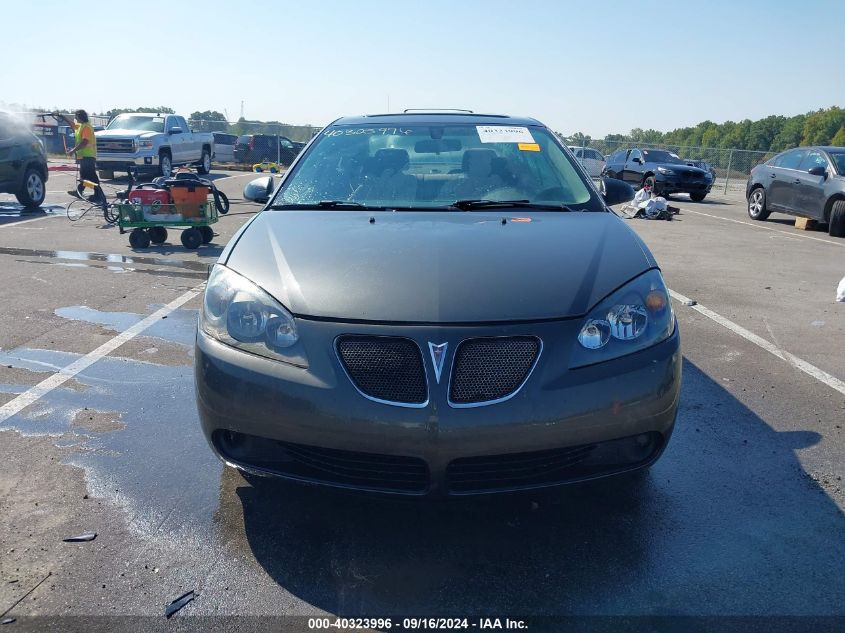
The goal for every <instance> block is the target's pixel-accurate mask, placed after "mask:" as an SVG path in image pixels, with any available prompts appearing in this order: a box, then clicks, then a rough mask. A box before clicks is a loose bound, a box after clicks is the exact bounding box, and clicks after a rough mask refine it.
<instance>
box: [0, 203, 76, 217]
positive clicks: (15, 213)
mask: <svg viewBox="0 0 845 633" xmlns="http://www.w3.org/2000/svg"><path fill="white" fill-rule="evenodd" d="M66 213H67V209H65V206H64V205H61V204H42V205H41V206H40V207H39V210H37V211H32V210H30V209H27V208H25V207H24V206H23V205H22V204H19V203H17V202H0V218H22V217H33V218H36V217H38V216H39V215H44V214H50V215H65V214H66Z"/></svg>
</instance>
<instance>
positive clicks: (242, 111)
mask: <svg viewBox="0 0 845 633" xmlns="http://www.w3.org/2000/svg"><path fill="white" fill-rule="evenodd" d="M241 118H244V100H243V99H241Z"/></svg>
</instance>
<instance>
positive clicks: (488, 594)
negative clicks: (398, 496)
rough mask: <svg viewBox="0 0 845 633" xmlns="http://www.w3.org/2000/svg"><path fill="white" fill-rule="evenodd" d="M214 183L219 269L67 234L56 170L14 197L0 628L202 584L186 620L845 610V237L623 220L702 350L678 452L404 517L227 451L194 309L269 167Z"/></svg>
mask: <svg viewBox="0 0 845 633" xmlns="http://www.w3.org/2000/svg"><path fill="white" fill-rule="evenodd" d="M213 176H214V178H215V182H216V184H217V186H218V187H219V188H221V189H222V190H223V191H224V192H225V193H226V194H227V195H228V196H229V198H230V200H231V202H232V206H231V211H230V213H229V214H228V215H225V216H221V218H220V221H219V222H218V223H217V224H216V225H214V229H215V233H216V236H215V239H214V240H213V242H212V243H211V244H210V245H207V246H203V247H201V248H200V249H199V250H197V251H186V250H185V249H184V248H183V247H182V245H181V243H180V242H179V241H178V231H174V232H172V233H171V236H170V238H169V240H168V242H167V243H165V244H163V245H161V246H158V247H156V246H154V247H151V248H149V249H145V250H144V251H137V252H136V251H133V250H132V249H131V247H130V246H129V243H128V239H127V237H128V236H127V235H120V234H119V232H118V230H117V229H116V228H114V227H108V226H107V225H105V223H104V222H102V218H98V217H96V215H95V214H91V217H86V218H83V220H81V221H79V222H75V223H70V222H69V221H68V220H67V218H66V217H65V216H64V205H66V204H67V202H68V201H69V200H70V198H69V196H68V195H67V194H66V193H65V190H67V189H69V188H70V187H71V185H72V183H73V177H74V174H73V173H72V172H53V173H51V175H50V179H49V182H48V190H49V194H48V197H47V203H46V205H45V210H44V211H40V212H36V213H24V212H21V210H20V207H19V205H16V204H15V202H14V198H13V197H11V196H0V264H2V270H3V294H2V296H3V303H4V309H3V311H2V314H0V442H2V444H0V445H2V447H3V450H2V456H3V459H2V460H0V544H2V545H1V546H0V613H2V614H3V615H2V617H3V618H6V617H15V618H17V619H18V624H23V625H26V624H27V622H30V624H31V623H32V622H36V621H34V620H28V617H31V616H51V617H56V616H78V617H83V616H93V615H116V616H150V618H151V621H155V622H157V621H158V620H161V621H164V608H165V605H166V604H168V603H169V602H170V601H172V600H173V599H175V598H177V597H179V596H181V595H182V594H184V593H185V592H187V591H190V590H193V591H195V592H196V596H195V599H194V600H193V601H192V602H190V603H189V604H188V605H187V606H185V607H184V609H183V610H182V611H181V612H180V613H179V614H178V615H176V616H174V619H177V618H189V617H191V616H227V615H249V616H265V615H277V616H281V615H298V616H309V615H311V616H313V615H320V614H333V615H341V616H349V617H383V616H451V617H480V616H488V617H496V616H498V617H502V618H504V617H525V618H529V619H530V618H539V617H540V616H562V615H567V616H595V615H600V616H620V615H626V616H721V615H731V616H818V617H821V616H845V607H843V604H844V603H843V596H845V574H843V563H845V514H843V508H845V487H843V482H842V477H843V475H845V463H844V460H843V456H845V450H844V449H845V430H843V428H842V427H843V426H845V383H843V380H845V354H843V350H845V346H843V343H842V341H843V340H845V304H842V303H835V302H834V296H835V290H836V286H837V283H838V281H839V280H840V279H841V278H842V276H843V275H845V240H842V239H836V238H831V237H828V236H827V234H826V233H823V232H819V231H815V232H807V231H799V230H797V229H795V228H794V227H793V226H792V222H791V220H789V219H788V218H786V217H785V216H772V218H771V220H770V221H768V222H764V223H756V222H753V221H751V220H749V219H748V217H747V215H746V214H745V207H744V202H743V200H742V198H741V197H740V196H739V195H729V196H718V195H714V196H711V197H710V198H708V199H706V200H705V201H704V202H702V203H693V202H691V201H689V200H688V198H687V197H686V196H681V195H679V196H677V197H676V198H674V199H673V201H672V202H671V204H674V205H676V206H678V207H680V209H681V212H680V214H679V215H677V216H676V217H675V219H674V220H673V221H671V222H666V221H647V220H628V221H627V222H628V224H629V225H630V226H631V228H633V229H634V230H635V231H637V232H638V233H639V234H640V235H641V236H642V237H643V239H644V240H645V241H646V243H647V244H648V245H649V247H650V248H651V249H652V252H653V253H654V255H655V257H656V258H657V260H658V262H659V263H660V265H661V267H662V269H663V272H664V275H665V277H666V280H667V283H668V284H669V286H670V288H671V289H672V291H673V292H674V296H675V301H674V309H675V312H676V314H677V317H678V322H679V326H680V329H681V333H682V345H683V352H684V367H683V372H684V376H683V391H682V398H681V408H680V413H679V417H678V421H677V425H676V430H675V433H674V435H673V437H672V440H671V442H670V444H669V447H668V449H667V451H666V453H665V454H664V456H663V458H662V459H661V460H660V461H659V462H658V463H657V464H656V465H655V466H654V467H653V469H652V470H651V471H650V472H649V473H648V474H647V475H646V476H645V477H644V478H643V479H641V480H633V481H632V480H621V481H620V480H613V479H611V480H605V481H601V482H595V483H590V484H583V485H577V486H571V487H567V488H564V489H559V490H556V491H554V492H546V493H542V494H541V493H537V494H523V495H516V496H508V497H494V498H483V499H473V500H468V501H460V502H440V503H427V502H426V503H420V502H405V501H394V500H384V499H381V498H373V497H368V496H361V495H349V494H342V493H338V492H332V491H327V490H323V489H315V488H303V487H299V486H293V485H290V484H285V483H283V482H274V481H264V482H262V481H249V480H246V479H244V477H242V476H241V475H240V474H238V473H237V472H234V471H232V470H231V469H228V468H226V467H224V466H223V465H222V464H221V463H220V462H219V461H218V460H217V459H216V458H214V457H213V456H212V454H211V452H210V450H209V449H208V447H207V445H206V443H205V440H204V438H203V436H202V434H201V432H200V428H199V421H198V419H197V414H196V410H195V405H194V394H193V375H192V346H191V344H192V340H193V335H194V331H195V327H196V316H197V314H196V310H197V308H198V306H199V296H200V295H199V294H198V293H199V292H200V291H201V287H202V283H203V282H204V280H205V276H206V272H205V271H206V267H207V266H208V265H209V264H212V263H213V262H214V261H215V259H216V258H217V256H218V255H219V254H220V252H221V250H222V248H223V246H224V245H225V243H226V242H227V240H228V239H229V238H230V237H231V236H232V235H233V234H234V232H235V231H236V230H237V229H238V228H239V227H240V226H241V225H242V224H243V223H244V222H245V221H247V220H248V219H249V218H250V217H252V215H253V214H254V213H256V212H257V211H258V209H259V207H258V206H257V205H254V204H252V203H249V202H246V201H243V200H242V199H241V192H242V189H243V185H244V184H245V183H246V182H247V181H248V180H249V179H250V178H251V177H252V176H253V175H252V174H247V173H241V172H224V171H215V172H214V173H213ZM109 184H110V185H112V186H113V187H115V188H121V187H124V186H125V183H120V182H118V183H109ZM113 190H114V189H110V191H113ZM687 300H690V301H687ZM692 301H694V302H695V305H686V303H690V302H692ZM33 387H35V389H33ZM85 532H96V533H97V536H96V539H94V540H92V541H87V542H80V543H67V542H64V541H63V539H64V538H66V537H69V536H74V535H78V534H82V533H85ZM3 612H5V613H3ZM538 622H542V621H541V620H538ZM796 622H798V623H799V624H802V623H803V624H806V623H807V622H808V621H807V620H800V619H799V620H797V621H796ZM796 626H798V625H796ZM538 628H540V627H539V626H537V627H535V630H536V629H538ZM699 630H705V629H699ZM749 630H750V628H749ZM767 630H772V629H771V628H769V629H767ZM817 630H821V628H819V627H817Z"/></svg>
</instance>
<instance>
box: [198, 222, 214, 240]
mask: <svg viewBox="0 0 845 633" xmlns="http://www.w3.org/2000/svg"><path fill="white" fill-rule="evenodd" d="M197 229H198V230H199V232H200V234H201V235H202V243H203V244H208V243H209V242H210V241H211V240H213V239H214V230H213V229H212V228H211V227H210V226H199V227H197Z"/></svg>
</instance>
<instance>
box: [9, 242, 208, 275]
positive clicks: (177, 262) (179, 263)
mask: <svg viewBox="0 0 845 633" xmlns="http://www.w3.org/2000/svg"><path fill="white" fill-rule="evenodd" d="M0 254H3V255H18V256H20V257H51V258H54V259H70V260H81V261H93V262H109V263H117V264H152V265H155V266H168V267H171V268H184V269H187V270H195V271H198V272H202V273H207V272H208V264H205V263H203V262H196V261H183V260H181V259H170V258H165V257H129V256H126V255H118V254H115V253H90V252H85V251H52V250H38V249H30V248H13V247H8V246H3V247H0Z"/></svg>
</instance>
